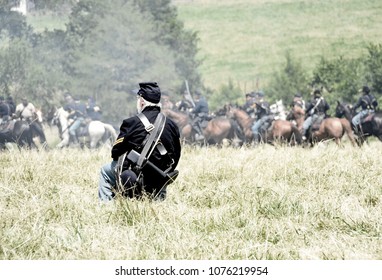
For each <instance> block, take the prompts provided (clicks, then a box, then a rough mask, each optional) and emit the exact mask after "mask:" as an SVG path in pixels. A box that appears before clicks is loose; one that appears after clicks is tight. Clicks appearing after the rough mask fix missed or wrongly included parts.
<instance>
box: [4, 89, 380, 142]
mask: <svg viewBox="0 0 382 280" xmlns="http://www.w3.org/2000/svg"><path fill="white" fill-rule="evenodd" d="M195 96H196V98H197V99H198V100H199V98H200V93H199V94H198V93H196V94H195ZM246 99H247V102H246V104H245V105H244V106H238V105H231V104H226V105H224V106H223V107H222V108H221V109H220V110H218V111H217V112H215V113H213V114H195V110H194V109H195V107H196V104H195V103H196V102H194V99H193V98H192V97H191V95H190V94H189V93H188V94H186V93H185V94H184V98H183V100H182V101H179V102H178V103H177V104H173V103H172V102H171V101H170V99H169V97H168V96H163V98H162V112H163V113H164V114H165V115H166V116H167V117H169V118H171V119H173V120H174V122H175V123H176V124H177V125H178V127H179V130H180V134H181V138H182V139H181V140H182V142H183V143H185V144H192V145H219V146H221V145H222V144H223V143H224V142H225V141H228V142H229V143H231V144H232V145H233V146H242V145H253V146H254V145H257V144H259V143H268V144H278V143H286V144H288V145H291V146H294V145H303V146H313V145H314V144H315V143H318V142H320V141H326V140H334V141H335V142H336V143H337V144H338V145H339V146H342V143H341V139H342V138H343V136H344V134H347V136H348V138H349V140H350V142H351V144H352V145H353V146H356V145H358V146H361V145H362V144H363V143H364V142H365V141H366V140H367V138H368V137H370V136H375V137H377V138H378V139H379V140H380V141H382V112H380V111H378V110H375V111H374V110H370V113H368V114H365V116H363V117H362V120H361V123H360V126H359V127H355V126H354V125H353V123H352V119H353V117H354V115H355V114H356V112H355V110H353V108H352V105H350V104H345V103H341V102H339V101H337V106H336V109H335V117H331V116H328V115H325V114H321V115H318V116H317V117H315V118H313V123H312V124H311V125H310V127H309V129H307V130H306V128H304V122H305V121H306V119H307V118H308V117H309V115H312V114H314V109H315V107H317V105H316V106H315V107H314V106H313V108H312V106H310V109H309V110H307V109H308V108H307V107H305V104H304V103H303V100H302V98H301V95H296V96H295V98H294V100H293V103H292V104H291V106H290V110H286V108H285V106H284V105H283V102H282V100H279V101H277V102H276V103H274V104H272V105H270V106H269V108H268V114H267V117H266V120H265V121H264V122H262V123H261V125H260V127H259V128H258V135H256V134H255V133H254V126H255V124H256V122H258V121H259V117H258V114H257V112H258V111H260V110H261V109H262V108H261V107H262V104H264V102H263V100H264V95H263V94H262V92H251V93H247V94H246ZM317 100H318V99H317ZM316 103H317V102H316ZM318 103H319V102H318ZM312 104H315V103H312ZM93 108H97V107H96V106H94V107H93ZM374 109H375V108H374ZM74 113H75V112H74ZM309 113H310V114H309ZM71 114H73V111H72V112H71V110H67V109H66V108H64V107H61V108H58V109H57V108H55V109H54V111H51V112H50V113H49V114H48V116H47V118H46V119H45V122H46V123H47V124H48V125H49V126H51V125H52V124H54V125H56V126H57V128H58V134H59V137H60V139H61V141H60V142H59V143H58V144H57V146H56V147H57V148H63V147H68V146H70V145H76V146H78V145H80V146H81V147H84V146H87V147H89V148H97V147H100V146H102V145H110V146H111V145H112V144H113V143H114V141H115V139H116V138H117V131H116V129H115V128H114V127H113V126H112V125H110V124H107V123H104V122H102V121H100V120H98V119H92V118H86V120H84V121H83V122H82V124H81V126H79V127H78V129H76V131H75V134H76V136H75V137H74V138H73V136H72V135H71V133H69V131H70V128H71V126H72V125H73V123H74V121H73V120H72V119H71V118H70V115H71ZM256 116H257V117H256ZM44 126H45V127H46V125H44ZM44 126H43V117H42V113H41V111H39V110H36V112H35V117H34V118H33V119H28V120H25V119H22V118H12V119H11V120H9V121H7V122H3V123H2V124H1V125H0V149H5V148H6V143H7V142H11V143H16V144H17V146H18V147H19V148H22V147H27V148H38V147H37V145H36V144H35V142H34V141H35V139H36V138H37V137H38V138H39V141H40V143H41V144H42V147H44V148H45V149H49V146H48V144H47V142H46V138H45V135H44V131H43V127H44ZM36 127H37V129H36ZM38 127H40V128H41V129H38ZM305 130H306V131H305ZM256 136H257V137H256ZM78 139H82V141H79V140H78Z"/></svg>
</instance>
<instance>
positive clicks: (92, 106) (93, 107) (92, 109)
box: [86, 97, 102, 121]
mask: <svg viewBox="0 0 382 280" xmlns="http://www.w3.org/2000/svg"><path fill="white" fill-rule="evenodd" d="M86 114H87V116H88V117H89V118H90V119H91V120H92V121H100V120H101V119H102V111H101V108H100V107H99V106H98V105H97V104H96V102H95V100H94V98H93V97H89V98H88V103H87V104H86Z"/></svg>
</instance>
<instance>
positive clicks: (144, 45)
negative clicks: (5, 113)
mask: <svg viewBox="0 0 382 280" xmlns="http://www.w3.org/2000/svg"><path fill="white" fill-rule="evenodd" d="M76 2H77V1H76ZM60 3H61V2H60V1H48V2H45V4H42V3H41V2H37V3H36V5H37V8H38V9H55V7H56V6H57V5H60ZM70 3H72V2H70ZM70 3H69V4H70ZM170 3H171V2H170V1H154V2H151V1H137V2H136V1H124V0H118V1H102V0H83V1H78V2H77V3H76V5H74V6H73V9H72V12H71V14H70V16H69V21H68V23H67V25H66V30H53V31H48V30H45V31H44V32H42V33H32V32H31V31H33V30H31V29H30V28H29V27H27V25H26V22H25V18H24V17H23V16H21V15H19V14H18V13H11V14H12V15H17V18H16V22H17V23H19V24H18V25H15V24H13V23H12V22H13V21H15V20H14V19H13V18H12V20H11V18H10V17H2V20H3V21H4V24H3V25H2V26H12V27H14V26H16V27H17V29H16V30H13V29H9V28H8V29H9V30H10V32H9V34H15V35H17V36H18V37H22V39H21V41H23V42H24V46H25V47H24V49H22V50H19V51H18V53H16V54H15V55H14V56H19V57H27V59H24V64H25V65H22V67H21V68H20V69H18V70H19V71H20V72H22V71H25V73H26V74H24V75H21V74H22V73H19V76H18V77H17V80H14V78H12V77H14V75H12V76H10V75H9V72H10V71H15V70H12V69H14V67H13V68H11V69H5V67H4V68H2V69H4V70H3V71H2V72H1V73H0V76H1V77H2V80H1V81H0V83H1V85H2V88H3V89H5V91H6V92H7V93H9V94H13V95H15V96H17V95H19V92H21V91H23V92H24V94H25V93H26V95H28V96H29V97H33V99H35V98H37V97H38V98H37V99H38V100H39V101H38V102H39V103H43V104H44V106H48V105H47V103H48V102H50V103H53V104H51V105H59V103H60V101H63V92H65V91H70V92H72V93H73V94H74V95H76V96H77V97H79V98H82V99H87V98H88V97H89V96H92V97H95V98H96V100H97V102H98V103H99V104H100V105H101V107H102V109H103V112H104V116H105V117H106V120H116V119H120V115H121V114H122V115H128V114H129V113H132V112H135V97H134V96H133V95H132V94H131V90H132V89H134V88H136V87H137V86H138V82H141V81H149V80H154V81H157V82H158V83H159V84H160V86H161V88H162V89H163V90H164V91H167V92H170V95H171V94H172V92H176V91H178V90H177V89H179V88H180V85H181V84H182V82H183V81H184V79H185V77H187V78H188V80H189V81H190V84H192V85H195V86H196V85H199V84H200V77H199V75H198V74H197V62H196V60H195V57H194V56H195V54H196V35H195V33H191V32H186V31H184V30H183V25H182V23H181V22H180V21H178V20H177V14H176V9H175V8H174V7H172V6H170ZM138 4H139V5H138ZM7 24H8V25H7ZM16 31H18V32H19V33H16ZM25 31H28V32H25ZM13 38H14V36H13V37H11V36H10V35H9V36H7V37H4V39H7V40H8V44H9V45H12V46H13V44H15V41H14V40H13ZM1 42H2V44H1V45H5V43H6V42H7V41H6V40H3V39H2V40H1ZM1 45H0V46H1ZM16 50H17V49H16ZM16 50H12V52H15V51H16ZM23 52H24V53H23ZM0 54H1V55H2V57H4V58H5V60H6V61H9V63H12V57H10V51H7V50H6V48H1V49H0ZM14 83H17V84H18V85H19V88H20V90H17V91H16V90H15V87H12V88H11V87H10V86H9V85H10V84H14Z"/></svg>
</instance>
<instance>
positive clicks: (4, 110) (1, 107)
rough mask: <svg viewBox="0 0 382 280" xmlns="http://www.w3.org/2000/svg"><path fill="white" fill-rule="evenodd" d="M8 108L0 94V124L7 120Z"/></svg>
mask: <svg viewBox="0 0 382 280" xmlns="http://www.w3.org/2000/svg"><path fill="white" fill-rule="evenodd" d="M9 116H10V110H9V106H8V104H7V103H6V102H5V101H4V97H3V96H0V124H1V123H3V122H4V123H5V122H7V121H8V120H9Z"/></svg>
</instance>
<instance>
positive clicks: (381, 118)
mask: <svg viewBox="0 0 382 280" xmlns="http://www.w3.org/2000/svg"><path fill="white" fill-rule="evenodd" d="M336 117H338V118H342V117H345V118H346V119H347V120H348V121H349V122H350V123H351V126H352V128H353V130H354V127H353V124H352V118H353V110H352V108H351V105H349V104H344V103H341V102H339V101H337V107H336ZM357 136H358V138H357V143H358V145H362V144H363V143H364V142H365V141H366V139H367V138H368V137H370V136H375V137H377V138H378V139H379V140H380V141H382V112H380V111H377V112H375V113H373V114H370V115H368V116H367V117H366V118H365V119H363V120H362V122H361V130H360V131H359V132H358V134H357Z"/></svg>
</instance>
